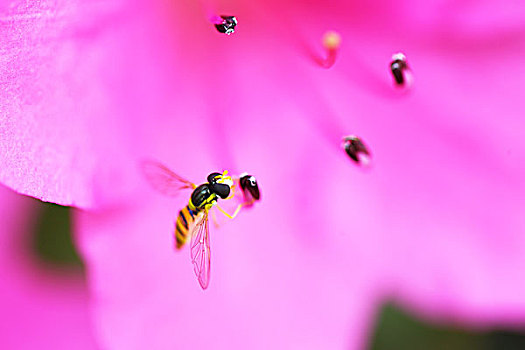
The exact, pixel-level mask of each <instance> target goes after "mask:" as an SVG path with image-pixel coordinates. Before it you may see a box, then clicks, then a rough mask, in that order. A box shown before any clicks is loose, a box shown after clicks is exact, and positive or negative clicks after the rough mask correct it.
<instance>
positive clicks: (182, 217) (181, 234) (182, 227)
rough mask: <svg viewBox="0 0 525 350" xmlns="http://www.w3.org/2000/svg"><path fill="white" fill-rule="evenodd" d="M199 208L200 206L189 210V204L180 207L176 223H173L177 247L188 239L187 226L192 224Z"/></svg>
mask: <svg viewBox="0 0 525 350" xmlns="http://www.w3.org/2000/svg"><path fill="white" fill-rule="evenodd" d="M201 210H202V209H200V208H195V210H191V209H190V207H189V205H187V206H185V207H184V208H182V210H181V211H179V216H178V217H177V223H176V224H175V240H176V242H177V245H176V246H177V249H180V248H181V247H182V246H183V245H184V243H186V240H187V239H188V235H189V228H190V227H191V224H193V222H194V221H195V219H196V218H197V215H198V214H199V213H200V211H201Z"/></svg>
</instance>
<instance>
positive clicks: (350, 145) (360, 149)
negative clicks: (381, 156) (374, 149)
mask: <svg viewBox="0 0 525 350" xmlns="http://www.w3.org/2000/svg"><path fill="white" fill-rule="evenodd" d="M343 145H344V148H345V151H346V154H348V156H349V157H350V158H351V159H352V160H353V161H354V162H356V163H358V164H361V163H363V161H364V159H365V158H366V159H368V158H369V157H370V152H369V151H368V148H367V147H366V146H365V144H364V143H363V141H361V139H360V138H359V137H357V136H346V137H345V138H343ZM363 155H364V156H365V157H364V158H363Z"/></svg>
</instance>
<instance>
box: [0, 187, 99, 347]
mask: <svg viewBox="0 0 525 350" xmlns="http://www.w3.org/2000/svg"><path fill="white" fill-rule="evenodd" d="M0 207H1V211H2V217H3V218H4V219H3V221H2V225H1V229H0V243H1V244H0V249H1V251H0V274H1V276H2V280H1V283H0V296H1V298H0V308H1V310H2V321H1V322H0V334H2V337H1V339H0V347H1V348H2V349H71V348H72V347H74V348H75V349H97V346H96V343H95V340H94V337H93V333H92V328H91V321H90V319H89V316H88V297H87V290H86V286H85V284H84V282H83V281H82V280H81V278H80V276H77V274H75V273H73V272H72V271H70V272H68V271H57V270H54V269H51V268H50V267H44V266H43V265H42V264H39V262H38V261H37V260H36V259H35V257H34V256H33V255H32V254H30V249H31V248H30V243H29V242H28V240H29V238H28V237H27V233H28V232H30V231H32V230H33V229H34V227H33V225H36V223H35V220H34V219H33V218H34V217H35V216H36V214H37V209H40V208H39V207H37V206H36V202H35V201H34V200H32V199H29V198H25V197H23V196H20V195H16V194H14V193H13V192H12V191H10V190H7V189H5V188H3V187H2V188H0Z"/></svg>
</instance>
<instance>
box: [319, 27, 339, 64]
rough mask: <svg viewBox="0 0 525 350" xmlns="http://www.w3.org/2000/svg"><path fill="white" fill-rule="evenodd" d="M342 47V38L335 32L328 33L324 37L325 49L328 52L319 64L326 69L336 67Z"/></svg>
mask: <svg viewBox="0 0 525 350" xmlns="http://www.w3.org/2000/svg"><path fill="white" fill-rule="evenodd" d="M339 46H341V36H340V35H339V34H338V33H337V32H334V31H332V30H331V31H328V32H326V33H324V35H323V47H324V49H325V50H326V57H325V58H324V59H320V60H319V64H320V65H321V66H322V67H324V68H330V67H332V66H333V65H334V63H335V60H336V58H337V53H338V52H339Z"/></svg>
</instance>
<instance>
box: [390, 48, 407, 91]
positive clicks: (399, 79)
mask: <svg viewBox="0 0 525 350" xmlns="http://www.w3.org/2000/svg"><path fill="white" fill-rule="evenodd" d="M407 69H408V64H407V59H406V57H405V55H403V54H402V53H397V54H395V55H393V56H392V63H390V70H391V71H392V75H393V76H394V80H395V81H396V84H397V85H400V86H403V85H404V84H405V82H406V79H405V71H406V70H407Z"/></svg>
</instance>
